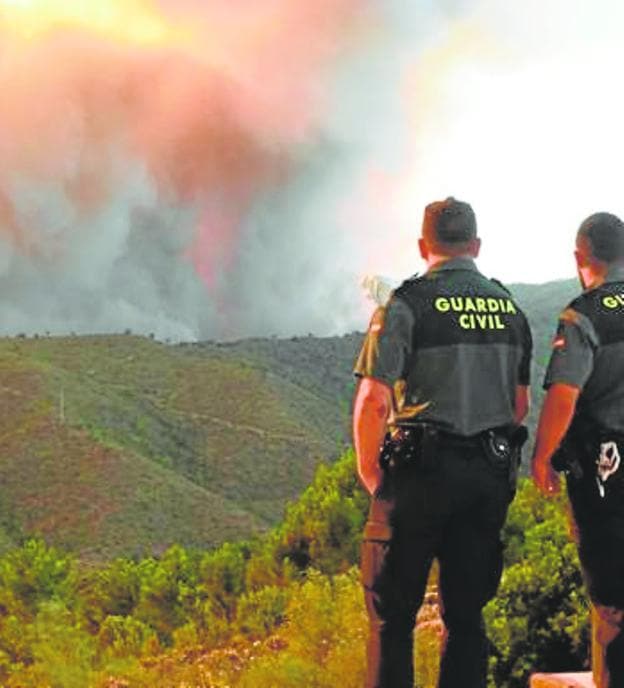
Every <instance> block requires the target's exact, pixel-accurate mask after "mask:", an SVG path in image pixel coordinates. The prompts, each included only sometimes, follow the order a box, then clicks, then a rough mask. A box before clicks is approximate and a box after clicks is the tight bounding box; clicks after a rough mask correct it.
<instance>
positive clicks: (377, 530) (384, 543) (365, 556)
mask: <svg viewBox="0 0 624 688" xmlns="http://www.w3.org/2000/svg"><path fill="white" fill-rule="evenodd" d="M391 537H392V529H391V528H390V526H388V525H387V524H385V523H379V522H376V521H369V522H368V523H367V524H366V527H365V528H364V541H363V542H362V550H361V556H362V561H361V570H362V585H363V586H364V587H365V588H368V589H369V590H372V589H374V588H375V587H376V586H377V585H378V583H379V581H380V580H381V578H382V576H383V574H384V571H385V569H386V563H387V557H388V550H389V546H390V538H391Z"/></svg>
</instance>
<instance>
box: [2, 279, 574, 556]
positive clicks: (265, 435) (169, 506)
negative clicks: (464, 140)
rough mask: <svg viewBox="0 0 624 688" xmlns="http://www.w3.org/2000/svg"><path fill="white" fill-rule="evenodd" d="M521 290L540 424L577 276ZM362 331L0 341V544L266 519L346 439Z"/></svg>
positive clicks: (156, 539)
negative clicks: (206, 338) (560, 325)
mask: <svg viewBox="0 0 624 688" xmlns="http://www.w3.org/2000/svg"><path fill="white" fill-rule="evenodd" d="M512 291H513V292H514V294H515V295H516V297H517V299H518V301H519V302H520V304H521V305H522V306H523V307H524V309H525V310H526V312H527V314H528V316H529V320H530V322H531V324H532V327H533V335H534V344H535V357H534V365H533V380H534V387H533V409H532V412H531V417H530V425H531V426H534V423H535V419H536V414H537V410H538V408H539V401H540V397H541V390H540V386H541V380H542V377H543V373H544V368H545V365H546V363H547V360H548V355H549V351H550V342H551V339H552V334H553V331H554V327H555V322H556V317H557V314H558V312H559V311H560V310H561V309H562V308H563V307H564V306H565V304H566V303H567V302H568V301H569V300H570V298H572V297H573V296H574V295H575V294H576V293H577V291H578V287H577V285H576V283H575V281H573V280H569V281H563V282H552V283H549V284H546V285H541V286H535V285H514V286H512ZM362 338H363V335H362V334H361V333H351V334H347V335H344V336H342V337H327V338H316V337H312V336H308V337H293V338H290V339H248V340H243V341H239V342H233V343H227V344H223V343H214V342H208V343H201V344H185V345H176V346H168V345H164V344H160V343H158V342H155V341H153V340H150V339H146V338H141V337H133V336H101V337H66V338H52V339H50V338H35V339H23V338H22V339H19V338H18V339H5V340H0V550H1V549H2V548H3V547H4V546H6V544H7V543H9V542H10V541H11V540H15V539H18V538H20V537H21V536H22V535H25V534H32V533H37V532H38V533H42V534H43V535H44V536H45V537H46V539H47V540H48V541H49V542H52V543H54V544H59V545H63V546H67V547H69V548H70V549H72V550H74V551H77V552H79V553H80V554H81V555H82V556H84V557H97V558H108V557H110V556H114V555H116V554H131V555H132V554H143V553H150V552H154V551H155V552H158V551H161V550H162V549H163V548H165V547H166V546H167V545H169V544H171V543H172V542H180V543H181V544H186V545H199V546H212V545H215V544H218V543H220V542H223V541H225V540H230V539H235V538H237V537H241V536H247V535H249V534H250V533H253V532H258V531H262V530H265V529H266V528H267V527H269V526H270V525H272V524H274V523H276V522H277V521H279V519H280V518H281V517H282V514H283V509H284V505H285V503H286V502H287V501H288V500H290V499H293V498H294V497H296V496H297V495H298V494H299V493H300V492H301V491H302V489H303V488H304V487H305V486H306V485H307V484H308V483H309V481H310V479H311V477H312V474H313V472H314V469H315V467H316V465H317V464H318V463H319V461H321V460H327V459H329V460H332V459H333V458H335V457H336V456H338V455H339V454H340V453H341V451H342V448H343V446H344V444H345V443H346V442H348V440H349V415H350V406H351V398H352V395H353V389H354V383H353V378H352V375H351V369H352V366H353V362H354V359H355V357H356V355H357V352H358V350H359V348H360V346H361V343H362Z"/></svg>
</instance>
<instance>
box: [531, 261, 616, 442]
mask: <svg viewBox="0 0 624 688" xmlns="http://www.w3.org/2000/svg"><path fill="white" fill-rule="evenodd" d="M552 347H553V348H552V355H551V358H550V363H549V365H548V369H547V371H546V376H545V379H544V387H545V388H546V389H547V388H548V387H550V385H552V384H555V383H563V384H567V385H571V386H573V387H578V388H579V389H580V390H581V393H580V396H579V401H578V409H579V411H580V412H581V413H586V414H588V415H589V417H590V418H591V419H593V420H594V421H596V422H598V423H599V424H600V425H602V426H603V427H605V428H608V429H611V430H617V431H619V432H624V266H618V267H614V268H612V269H611V270H610V271H609V273H608V274H607V277H606V280H605V282H604V284H602V285H601V286H599V287H597V288H595V289H590V290H588V291H585V292H584V293H583V294H581V295H580V296H578V297H577V298H576V299H574V300H573V301H572V302H571V303H570V304H569V305H568V307H567V308H566V309H565V310H564V311H563V312H562V313H561V315H560V316H559V324H558V327H557V332H556V334H555V337H554V339H553V344H552Z"/></svg>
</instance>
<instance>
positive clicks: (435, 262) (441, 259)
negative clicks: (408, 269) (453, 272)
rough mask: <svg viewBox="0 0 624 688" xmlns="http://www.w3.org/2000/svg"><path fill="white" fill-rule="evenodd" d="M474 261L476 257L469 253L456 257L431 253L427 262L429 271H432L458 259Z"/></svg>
mask: <svg viewBox="0 0 624 688" xmlns="http://www.w3.org/2000/svg"><path fill="white" fill-rule="evenodd" d="M460 258H461V259H465V260H474V256H473V255H471V254H469V253H461V254H459V255H455V256H448V255H442V254H439V253H429V254H428V255H427V258H426V260H425V262H426V263H427V270H432V269H433V268H437V267H440V266H442V265H444V263H448V262H449V261H451V260H458V259H460Z"/></svg>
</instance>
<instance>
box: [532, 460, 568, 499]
mask: <svg viewBox="0 0 624 688" xmlns="http://www.w3.org/2000/svg"><path fill="white" fill-rule="evenodd" d="M531 473H532V474H533V482H534V483H535V487H537V489H538V490H539V491H540V492H541V493H542V494H543V495H544V496H545V497H554V496H555V495H558V494H559V493H560V492H561V481H560V479H559V475H558V474H557V472H556V471H554V470H553V468H552V466H551V465H550V461H539V460H537V461H533V465H532V468H531Z"/></svg>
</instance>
